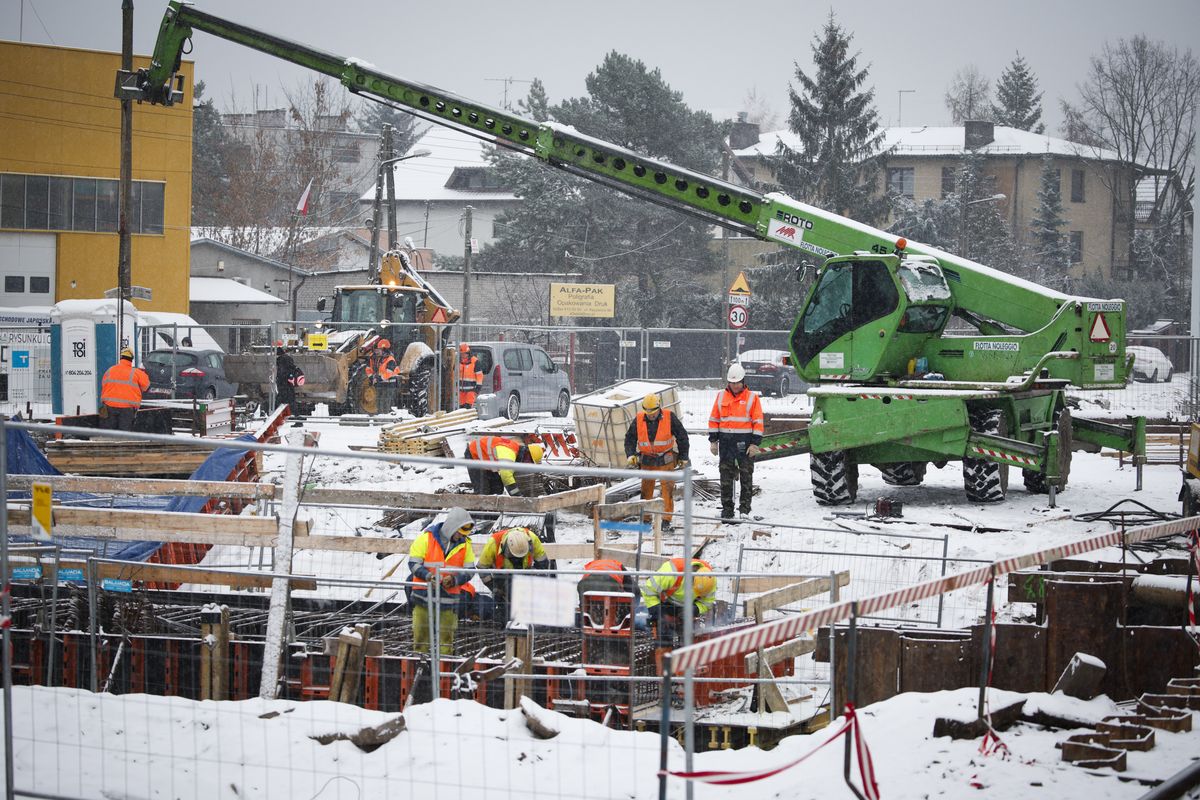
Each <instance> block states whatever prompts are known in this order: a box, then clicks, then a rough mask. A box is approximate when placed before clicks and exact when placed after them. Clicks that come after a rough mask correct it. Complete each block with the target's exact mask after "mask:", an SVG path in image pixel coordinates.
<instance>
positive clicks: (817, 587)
mask: <svg viewBox="0 0 1200 800" xmlns="http://www.w3.org/2000/svg"><path fill="white" fill-rule="evenodd" d="M744 582H745V579H743V583H744ZM849 583H850V572H849V571H843V572H839V573H837V585H838V586H839V587H841V586H846V585H848V584H849ZM832 585H833V584H832V582H831V579H830V578H809V579H808V580H804V581H800V582H799V583H791V584H789V585H787V586H784V587H781V588H779V589H775V590H773V591H770V592H767V593H766V594H762V595H759V596H758V597H752V598H750V599H749V600H747V601H746V603H745V616H747V617H753V616H756V614H757V612H759V611H766V610H768V609H772V608H780V607H781V606H786V605H787V604H788V603H794V602H796V601H797V600H803V599H804V598H806V597H812V596H813V595H818V594H825V593H826V592H828V591H829V589H830V587H831V586H832ZM743 591H745V589H743Z"/></svg>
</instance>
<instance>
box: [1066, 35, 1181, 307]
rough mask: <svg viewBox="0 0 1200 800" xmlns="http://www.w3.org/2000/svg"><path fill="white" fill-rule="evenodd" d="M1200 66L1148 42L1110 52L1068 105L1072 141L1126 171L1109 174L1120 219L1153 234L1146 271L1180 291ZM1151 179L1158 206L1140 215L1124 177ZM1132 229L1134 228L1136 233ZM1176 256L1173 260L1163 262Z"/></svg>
mask: <svg viewBox="0 0 1200 800" xmlns="http://www.w3.org/2000/svg"><path fill="white" fill-rule="evenodd" d="M1198 96H1200V64H1198V63H1197V60H1196V58H1195V57H1194V56H1193V55H1192V53H1191V51H1186V52H1180V51H1179V49H1178V48H1175V47H1170V46H1168V45H1166V44H1164V43H1162V42H1152V41H1150V40H1149V39H1147V38H1146V37H1144V36H1135V37H1133V38H1131V39H1122V40H1120V41H1118V42H1116V43H1115V44H1106V45H1105V46H1104V49H1103V51H1102V52H1101V53H1100V54H1099V55H1098V56H1094V57H1093V58H1092V60H1091V67H1090V69H1089V74H1088V78H1087V81H1086V82H1085V83H1084V84H1082V85H1081V86H1080V87H1079V102H1078V104H1077V105H1071V104H1068V103H1063V111H1064V114H1065V116H1066V120H1067V128H1068V129H1069V130H1070V132H1071V133H1073V134H1075V135H1077V136H1078V138H1079V139H1080V140H1082V141H1084V142H1085V143H1087V144H1088V145H1089V146H1091V147H1092V148H1094V149H1095V150H1096V155H1099V154H1100V153H1099V149H1100V148H1103V149H1104V150H1106V151H1108V152H1107V153H1106V155H1107V156H1108V157H1109V158H1110V159H1113V158H1114V157H1115V160H1116V161H1117V162H1118V163H1119V164H1120V165H1121V166H1122V167H1123V169H1120V170H1117V171H1115V172H1114V173H1113V174H1106V177H1105V178H1104V179H1105V180H1107V181H1108V188H1109V189H1110V191H1112V193H1113V198H1114V202H1115V203H1116V212H1117V218H1118V219H1123V220H1133V219H1134V218H1135V211H1136V218H1137V220H1138V221H1139V222H1143V223H1148V224H1150V225H1151V226H1152V231H1151V236H1150V237H1149V238H1150V244H1149V246H1147V247H1136V248H1134V252H1135V256H1136V257H1137V258H1138V259H1139V261H1140V265H1141V266H1142V268H1143V269H1144V270H1146V271H1148V272H1149V273H1150V274H1148V275H1147V277H1156V278H1160V279H1166V280H1169V281H1171V282H1174V283H1175V285H1176V287H1177V288H1178V287H1180V286H1182V284H1183V282H1184V278H1185V273H1186V270H1185V269H1184V267H1185V264H1184V263H1183V262H1184V261H1186V250H1187V248H1186V247H1182V246H1181V242H1180V239H1181V238H1182V237H1183V235H1184V233H1185V228H1184V224H1183V218H1184V214H1185V212H1187V209H1188V208H1189V207H1190V205H1191V198H1192V196H1193V191H1194V186H1195V164H1193V163H1192V159H1191V156H1192V151H1193V148H1194V145H1195V138H1196V102H1197V97H1198ZM1130 175H1132V176H1135V178H1139V177H1140V178H1149V179H1150V182H1149V183H1148V184H1147V185H1148V186H1149V187H1150V188H1153V190H1154V191H1153V195H1154V196H1153V204H1152V206H1150V207H1145V206H1143V207H1142V208H1136V206H1135V204H1136V203H1137V202H1138V198H1137V197H1136V195H1135V191H1134V189H1135V187H1134V186H1133V185H1132V184H1131V183H1130V181H1129V179H1128V178H1127V177H1125V176H1130ZM1131 227H1132V226H1131ZM1165 254H1170V257H1164V255H1165Z"/></svg>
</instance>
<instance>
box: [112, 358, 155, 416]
mask: <svg viewBox="0 0 1200 800" xmlns="http://www.w3.org/2000/svg"><path fill="white" fill-rule="evenodd" d="M149 388H150V376H149V375H147V374H146V373H145V371H144V370H141V369H139V368H137V367H135V366H134V365H133V362H132V361H127V360H125V359H121V360H120V361H118V362H117V363H116V364H113V365H112V366H111V367H109V368H108V370H106V371H105V373H104V378H103V380H101V382H100V402H102V403H104V405H106V406H112V407H113V408H137V407H138V406H140V405H141V404H142V392H144V391H146V390H147V389H149Z"/></svg>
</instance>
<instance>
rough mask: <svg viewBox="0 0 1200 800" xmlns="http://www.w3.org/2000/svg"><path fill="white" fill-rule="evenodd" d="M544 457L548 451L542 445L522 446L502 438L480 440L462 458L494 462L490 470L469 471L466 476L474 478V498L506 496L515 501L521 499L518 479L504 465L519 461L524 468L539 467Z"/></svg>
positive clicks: (472, 444) (494, 437)
mask: <svg viewBox="0 0 1200 800" xmlns="http://www.w3.org/2000/svg"><path fill="white" fill-rule="evenodd" d="M544 454H545V450H544V449H543V448H542V446H541V445H540V444H523V443H521V442H518V441H517V440H516V439H508V438H505V437H503V436H481V437H480V438H478V439H473V440H471V442H470V443H469V444H468V445H467V450H466V452H465V453H463V458H466V459H469V460H472V461H491V462H494V466H491V467H474V468H473V467H467V475H469V476H470V478H471V487H472V488H473V489H474V490H475V494H501V493H507V494H509V495H511V496H513V497H520V496H521V488H520V487H519V486H517V478H516V476H515V475H514V474H513V471H512V470H511V469H504V467H503V466H501V465H502V464H504V463H505V462H507V463H510V464H511V463H514V462H518V461H519V462H521V463H523V464H540V463H542V456H543V455H544Z"/></svg>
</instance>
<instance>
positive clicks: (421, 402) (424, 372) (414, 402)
mask: <svg viewBox="0 0 1200 800" xmlns="http://www.w3.org/2000/svg"><path fill="white" fill-rule="evenodd" d="M433 367H434V359H433V356H426V357H425V358H422V359H421V360H420V361H418V362H417V363H416V365H415V366H413V368H412V371H411V372H409V373H408V383H407V385H406V386H407V388H406V389H405V392H404V410H405V411H407V412H408V413H410V414H412V415H413V416H414V417H424V416H428V415H429V414H431V413H432V411H431V410H430V408H429V397H430V391H429V389H430V381H431V380H433Z"/></svg>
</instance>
